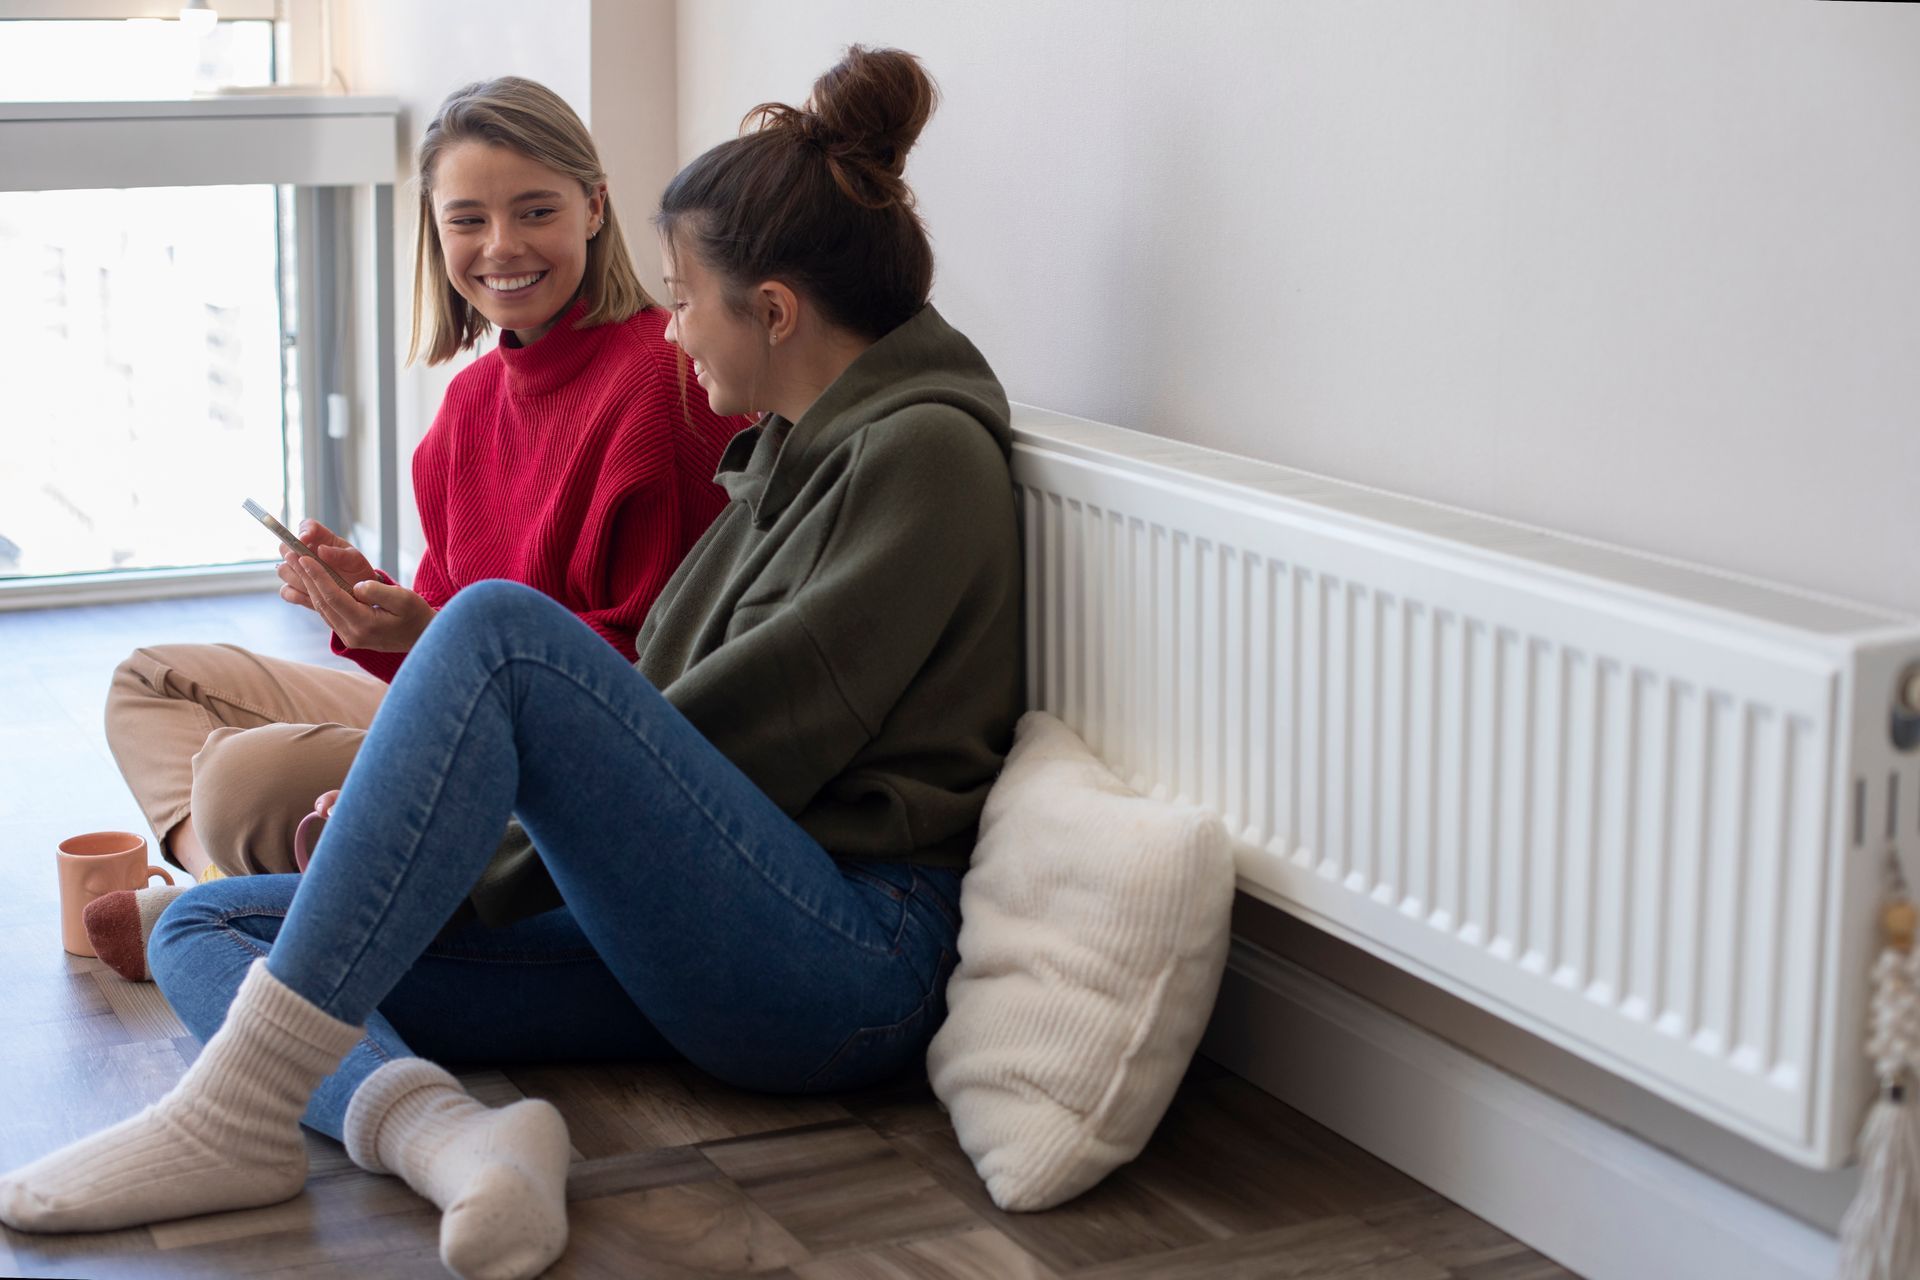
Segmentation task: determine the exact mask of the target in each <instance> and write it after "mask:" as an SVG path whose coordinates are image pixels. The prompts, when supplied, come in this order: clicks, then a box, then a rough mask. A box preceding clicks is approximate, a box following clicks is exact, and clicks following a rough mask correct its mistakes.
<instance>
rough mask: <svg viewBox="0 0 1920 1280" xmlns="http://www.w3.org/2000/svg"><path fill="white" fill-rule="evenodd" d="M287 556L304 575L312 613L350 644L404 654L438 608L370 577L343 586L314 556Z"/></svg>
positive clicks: (378, 650)
mask: <svg viewBox="0 0 1920 1280" xmlns="http://www.w3.org/2000/svg"><path fill="white" fill-rule="evenodd" d="M288 561H289V562H290V563H291V564H292V566H293V568H294V570H295V572H297V573H298V574H299V575H300V576H301V577H302V578H303V579H305V588H306V593H307V599H308V600H310V601H312V603H313V610H314V612H315V613H318V614H319V615H320V616H321V617H322V618H325V619H326V620H327V625H328V626H330V627H332V628H333V633H334V634H335V635H337V636H339V637H340V642H341V643H342V644H344V645H346V646H347V647H348V648H349V649H371V650H373V651H374V652H375V653H405V652H406V651H407V650H409V649H411V648H413V646H414V642H415V641H417V640H419V639H420V633H421V632H423V631H425V630H426V629H427V624H428V623H429V622H432V621H433V615H434V613H435V612H436V610H435V609H434V607H433V606H432V605H430V604H428V603H427V602H426V601H425V600H423V599H421V598H420V597H419V596H417V595H415V594H414V593H413V592H411V591H409V590H407V589H406V588H405V587H400V586H395V585H393V584H392V583H390V582H381V581H379V580H378V579H374V578H368V579H365V580H364V581H361V582H356V583H354V584H353V590H352V591H351V592H347V591H342V590H341V589H340V588H339V586H338V585H336V584H335V582H334V580H333V579H332V578H331V577H329V576H328V574H327V571H326V570H325V569H322V568H321V567H320V566H318V565H317V564H315V563H314V562H313V560H312V559H311V558H309V557H307V556H302V555H294V556H290V557H288Z"/></svg>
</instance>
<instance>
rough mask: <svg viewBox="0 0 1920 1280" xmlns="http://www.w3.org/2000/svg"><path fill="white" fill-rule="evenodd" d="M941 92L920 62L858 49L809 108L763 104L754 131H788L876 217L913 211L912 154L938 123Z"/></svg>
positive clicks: (749, 121) (750, 123)
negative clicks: (879, 212)
mask: <svg viewBox="0 0 1920 1280" xmlns="http://www.w3.org/2000/svg"><path fill="white" fill-rule="evenodd" d="M938 98H939V90H938V89H936V88H935V86H934V83H933V79H932V77H930V76H928V75H927V73H926V71H925V69H923V68H922V67H921V65H920V59H918V58H916V57H914V56H913V55H912V54H910V53H905V52H902V51H901V50H899V49H868V48H866V47H865V46H863V45H857V44H856V45H851V46H849V47H848V49H847V55H846V57H844V58H842V59H841V60H840V61H839V62H838V63H837V64H835V65H834V67H833V69H832V70H830V71H828V72H827V73H826V74H825V75H823V76H821V77H820V78H819V79H818V80H816V81H814V82H813V92H812V93H811V94H810V95H808V98H807V103H806V105H805V106H804V107H790V106H787V105H786V104H785V103H779V102H763V103H761V104H760V105H759V106H757V107H755V108H754V109H753V110H751V111H749V112H748V113H747V117H746V119H745V120H743V121H742V122H741V124H742V127H743V128H746V129H762V130H765V129H784V130H786V131H788V132H789V133H790V134H791V135H792V136H794V137H795V138H797V139H799V140H800V141H802V142H804V143H806V144H807V145H809V146H812V147H814V148H816V149H817V150H819V151H820V152H821V153H822V154H823V155H824V156H825V157H826V161H827V167H828V168H829V169H830V170H831V171H832V173H833V179H834V182H835V183H836V184H837V185H838V186H839V187H840V189H841V191H843V192H844V193H845V194H846V195H847V197H848V198H849V199H851V200H853V201H854V202H855V203H857V204H861V205H864V206H866V207H867V208H869V209H884V208H887V207H888V206H889V205H895V204H900V205H907V206H911V205H912V203H913V192H912V191H911V190H910V189H909V188H908V187H907V183H906V179H905V177H904V175H905V173H906V169H907V152H909V151H911V150H912V149H913V144H914V142H915V141H917V140H918V139H919V137H920V131H921V130H922V129H924V128H925V127H926V124H927V120H928V118H929V117H930V116H932V115H933V108H934V104H935V102H936V101H937V100H938Z"/></svg>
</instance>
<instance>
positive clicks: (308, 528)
mask: <svg viewBox="0 0 1920 1280" xmlns="http://www.w3.org/2000/svg"><path fill="white" fill-rule="evenodd" d="M297 532H298V533H299V535H300V541H302V542H304V543H306V544H307V545H308V546H310V547H312V548H313V549H314V550H316V551H318V550H319V549H320V548H321V547H323V546H336V547H345V546H349V545H351V544H350V543H348V541H347V540H346V539H345V538H343V537H341V536H340V535H339V534H337V533H335V532H334V531H333V530H331V529H329V528H327V526H325V525H323V524H321V523H320V522H319V521H318V520H311V519H309V520H302V521H301V522H300V528H299V529H298V530H297Z"/></svg>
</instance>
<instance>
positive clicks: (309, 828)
mask: <svg viewBox="0 0 1920 1280" xmlns="http://www.w3.org/2000/svg"><path fill="white" fill-rule="evenodd" d="M326 825H327V815H326V814H324V813H321V812H320V811H319V810H317V809H316V810H315V811H314V812H312V813H310V814H308V815H307V816H306V817H304V818H302V819H300V825H299V826H297V827H295V828H294V829H293V865H294V869H295V870H296V871H301V872H304V871H305V870H306V869H307V864H308V863H310V862H312V861H313V851H314V850H315V849H317V848H319V846H320V830H321V828H323V827H325V826H326Z"/></svg>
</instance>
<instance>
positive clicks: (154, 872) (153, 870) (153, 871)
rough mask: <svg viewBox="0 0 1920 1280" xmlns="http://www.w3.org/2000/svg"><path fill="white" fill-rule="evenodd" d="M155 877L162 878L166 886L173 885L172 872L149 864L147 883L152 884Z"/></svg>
mask: <svg viewBox="0 0 1920 1280" xmlns="http://www.w3.org/2000/svg"><path fill="white" fill-rule="evenodd" d="M155 876H164V877H165V878H166V881H167V883H168V884H172V883H173V872H171V871H169V870H167V869H166V868H165V867H156V866H154V865H152V864H151V863H149V864H148V865H147V883H148V884H152V883H153V878H154V877H155Z"/></svg>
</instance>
